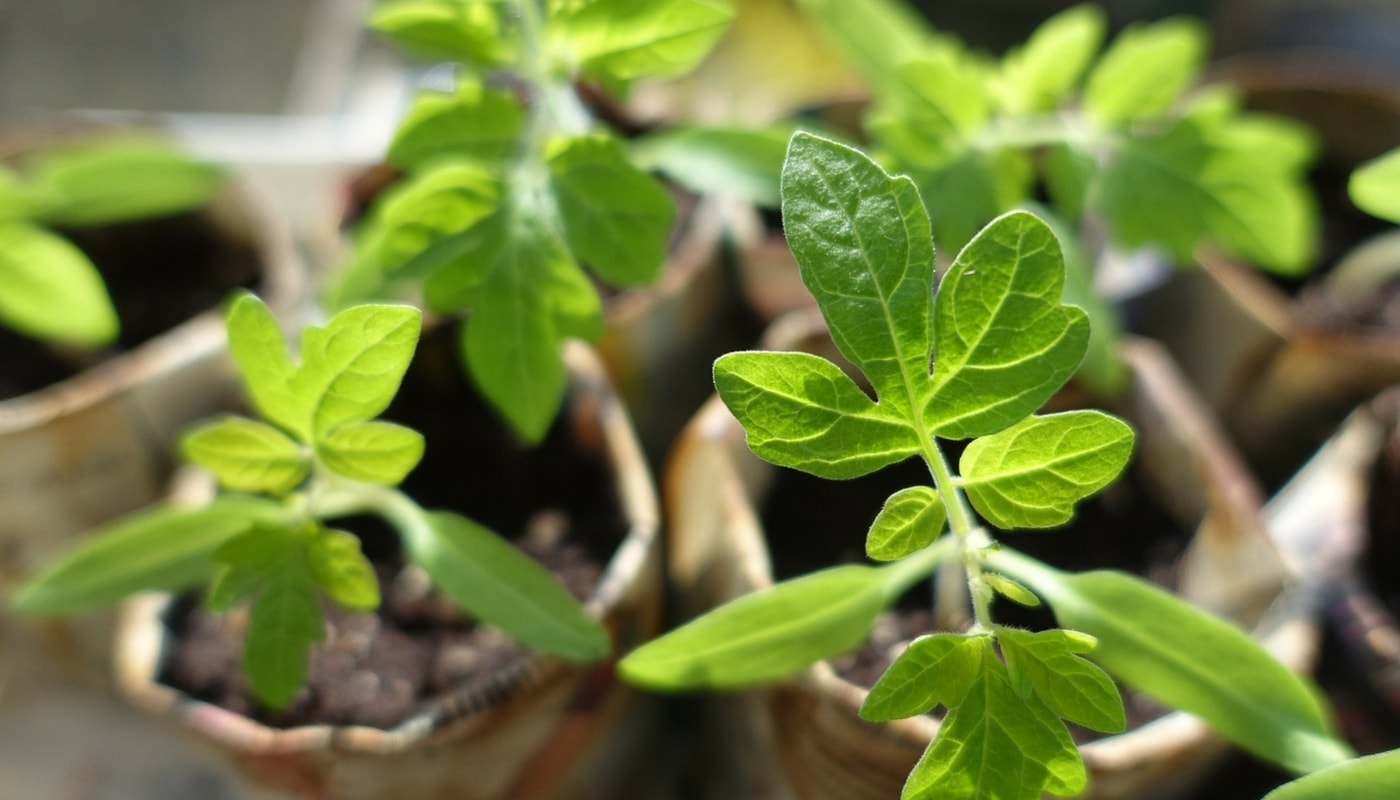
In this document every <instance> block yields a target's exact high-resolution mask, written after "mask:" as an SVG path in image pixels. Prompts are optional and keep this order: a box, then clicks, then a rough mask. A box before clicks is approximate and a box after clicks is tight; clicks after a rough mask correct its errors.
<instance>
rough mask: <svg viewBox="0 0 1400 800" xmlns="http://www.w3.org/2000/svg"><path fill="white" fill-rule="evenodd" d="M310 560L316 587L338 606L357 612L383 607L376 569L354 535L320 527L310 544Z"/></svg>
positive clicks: (311, 536) (307, 557)
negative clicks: (380, 604)
mask: <svg viewBox="0 0 1400 800" xmlns="http://www.w3.org/2000/svg"><path fill="white" fill-rule="evenodd" d="M306 560H307V563H308V564H309V565H310V567H311V575H312V576H313V577H314V578H315V579H316V584H317V585H318V586H320V587H321V589H322V590H324V591H325V593H326V594H328V595H330V596H331V599H333V600H335V601H336V602H337V603H339V604H341V605H342V606H344V607H346V608H349V609H355V610H370V609H374V608H377V607H378V606H379V582H378V581H377V580H376V578H375V575H374V567H373V566H371V565H370V563H369V559H367V558H365V555H364V553H362V552H361V551H360V539H359V537H357V536H355V535H354V534H353V533H347V532H345V531H339V530H335V529H333V528H319V527H318V528H317V530H316V531H315V532H314V533H312V534H311V535H310V537H309V538H308V539H307V541H306Z"/></svg>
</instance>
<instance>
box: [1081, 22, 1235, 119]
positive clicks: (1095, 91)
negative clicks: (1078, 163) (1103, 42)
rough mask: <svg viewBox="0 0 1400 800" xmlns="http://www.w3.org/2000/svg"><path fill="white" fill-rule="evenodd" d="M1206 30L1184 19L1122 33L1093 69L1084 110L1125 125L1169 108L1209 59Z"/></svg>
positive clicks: (1141, 26)
mask: <svg viewBox="0 0 1400 800" xmlns="http://www.w3.org/2000/svg"><path fill="white" fill-rule="evenodd" d="M1207 39H1208V37H1207V34H1206V30H1205V28H1204V27H1203V26H1202V25H1201V24H1200V23H1199V22H1196V21H1193V20H1189V19H1186V18H1182V17H1177V18H1172V19H1166V20H1162V21H1160V22H1154V23H1150V24H1146V25H1134V26H1132V27H1129V28H1128V29H1127V30H1125V31H1123V33H1122V34H1120V35H1119V37H1118V39H1117V40H1116V41H1114V42H1113V45H1112V46H1111V47H1109V49H1108V52H1106V53H1104V56H1103V58H1102V59H1100V60H1099V63H1098V64H1097V65H1095V67H1094V69H1093V70H1092V71H1091V72H1090V73H1089V78H1088V81H1087V84H1086V86H1085V90H1084V108H1085V110H1086V111H1087V112H1088V113H1089V115H1090V116H1091V117H1093V118H1094V119H1095V120H1097V121H1098V122H1099V123H1101V124H1103V125H1110V126H1114V125H1121V124H1123V123H1126V122H1131V121H1133V120H1137V119H1143V118H1145V117H1153V116H1156V115H1158V114H1161V113H1163V112H1165V111H1166V110H1167V109H1169V108H1170V107H1171V105H1172V103H1173V102H1175V101H1176V99H1177V97H1179V96H1180V95H1181V93H1182V91H1184V90H1185V89H1186V88H1187V87H1188V86H1189V85H1190V84H1191V82H1192V81H1193V80H1195V78H1196V74H1197V73H1198V72H1199V71H1200V69H1201V64H1202V62H1203V61H1204V60H1205V56H1206V48H1207V44H1208V42H1207Z"/></svg>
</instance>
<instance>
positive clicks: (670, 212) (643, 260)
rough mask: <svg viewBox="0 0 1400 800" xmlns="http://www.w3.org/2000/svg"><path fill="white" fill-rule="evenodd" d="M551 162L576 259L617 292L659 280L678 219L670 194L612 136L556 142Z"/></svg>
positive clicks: (551, 148) (552, 178)
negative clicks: (618, 287) (634, 162)
mask: <svg viewBox="0 0 1400 800" xmlns="http://www.w3.org/2000/svg"><path fill="white" fill-rule="evenodd" d="M547 159H548V164H549V174H550V185H551V186H552V187H553V188H554V194H555V198H556V200H557V201H558V203H559V216H560V217H561V218H562V220H563V222H564V239H565V240H566V241H567V242H568V244H569V247H570V249H572V250H573V253H574V256H575V257H576V258H578V260H580V261H582V262H583V263H585V264H587V265H588V266H589V267H591V268H592V269H593V271H594V272H596V273H598V275H599V276H601V277H602V278H603V279H604V280H606V281H608V282H609V283H612V284H614V285H617V286H635V285H638V284H645V283H650V282H651V281H653V280H655V279H656V275H657V272H658V271H659V270H660V269H661V264H662V263H663V262H664V261H665V260H666V248H667V240H668V238H669V236H670V233H671V223H672V222H673V221H674V220H675V216H676V210H675V206H674V205H673V204H672V202H671V196H670V195H669V194H667V192H666V190H665V188H663V187H662V186H661V184H660V183H657V181H656V180H655V179H654V178H652V177H651V176H650V175H647V174H646V173H645V172H642V171H641V170H639V169H637V168H636V167H634V166H632V165H631V164H630V163H628V161H627V156H626V154H625V153H624V152H623V150H622V145H621V144H620V143H619V142H618V141H617V140H616V139H613V138H611V137H608V136H602V135H591V136H579V137H574V138H568V139H558V140H555V141H553V142H551V143H550V145H549V147H548V151H547Z"/></svg>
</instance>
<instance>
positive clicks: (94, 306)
mask: <svg viewBox="0 0 1400 800" xmlns="http://www.w3.org/2000/svg"><path fill="white" fill-rule="evenodd" d="M223 180H224V175H223V173H222V171H220V170H219V169H217V168H215V167H213V166H211V165H209V164H204V163H201V162H197V161H192V160H190V159H189V158H187V157H185V156H182V155H180V154H179V153H177V152H175V151H173V150H171V149H169V148H168V147H165V146H162V145H158V144H155V143H152V142H144V141H135V140H131V141H128V140H110V141H104V142H100V143H85V144H81V145H76V146H70V147H67V148H61V149H55V150H53V151H51V152H48V153H45V154H42V155H41V156H39V157H37V158H35V159H34V160H33V161H32V162H31V163H29V164H28V165H27V167H26V169H25V171H24V173H23V174H22V175H21V174H16V173H13V172H10V171H9V170H6V169H4V168H3V167H0V324H4V325H5V326H7V327H9V328H12V329H14V330H16V331H18V332H20V333H22V334H24V335H26V336H32V337H34V338H37V339H43V340H46V341H55V342H64V343H67V344H72V345H78V346H82V347H97V346H101V345H106V344H109V343H111V342H112V341H113V340H114V339H116V338H117V333H118V328H119V324H118V321H117V314H116V310H115V309H114V308H113V307H112V302H111V300H110V299H109V298H108V297H107V289H106V286H104V285H103V282H102V276H101V274H99V273H98V271H97V267H96V266H94V265H93V263H92V262H91V261H89V260H88V257H87V256H86V255H84V254H83V252H82V251H81V250H79V249H78V248H76V247H74V246H73V245H72V244H69V243H68V241H67V240H66V239H63V238H62V237H60V236H58V235H57V234H55V233H53V232H51V231H50V230H48V229H47V228H46V227H45V226H59V225H62V226H69V227H82V226H88V225H106V224H111V223H119V222H128V221H131V220H138V219H143V218H147V217H156V216H162V215H168V214H174V213H178V212H181V211H186V210H189V209H191V208H197V207H198V206H200V205H203V204H204V203H206V202H207V201H208V200H209V198H210V197H212V196H213V194H214V193H215V192H216V191H218V189H219V187H220V186H221V185H222V184H223Z"/></svg>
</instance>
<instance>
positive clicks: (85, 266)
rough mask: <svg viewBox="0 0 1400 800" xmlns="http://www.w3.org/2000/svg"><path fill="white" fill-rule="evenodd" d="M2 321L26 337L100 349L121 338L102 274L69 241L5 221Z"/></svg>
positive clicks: (0, 250)
mask: <svg viewBox="0 0 1400 800" xmlns="http://www.w3.org/2000/svg"><path fill="white" fill-rule="evenodd" d="M0 322H3V323H4V324H5V325H6V326H7V327H10V328H13V329H14V330H16V331H19V332H20V333H23V334H25V335H27V336H33V337H36V338H40V339H50V340H55V341H62V342H69V343H71V344H77V345H85V346H96V345H102V344H106V343H108V342H110V341H112V340H113V339H115V338H117V328H118V322H117V312H116V309H114V308H113V307H112V301H111V300H110V299H108V297H107V287H106V286H105V285H103V283H102V276H101V274H99V273H98V271H97V268H96V267H95V266H93V264H92V262H91V261H89V260H88V258H87V256H85V255H83V252H82V251H81V250H79V249H78V248H76V247H74V246H73V245H71V244H69V243H68V241H67V240H65V239H61V238H59V237H58V236H55V235H54V234H52V233H49V232H48V231H46V230H44V229H43V228H39V227H36V226H34V225H29V224H27V223H24V222H0Z"/></svg>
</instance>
